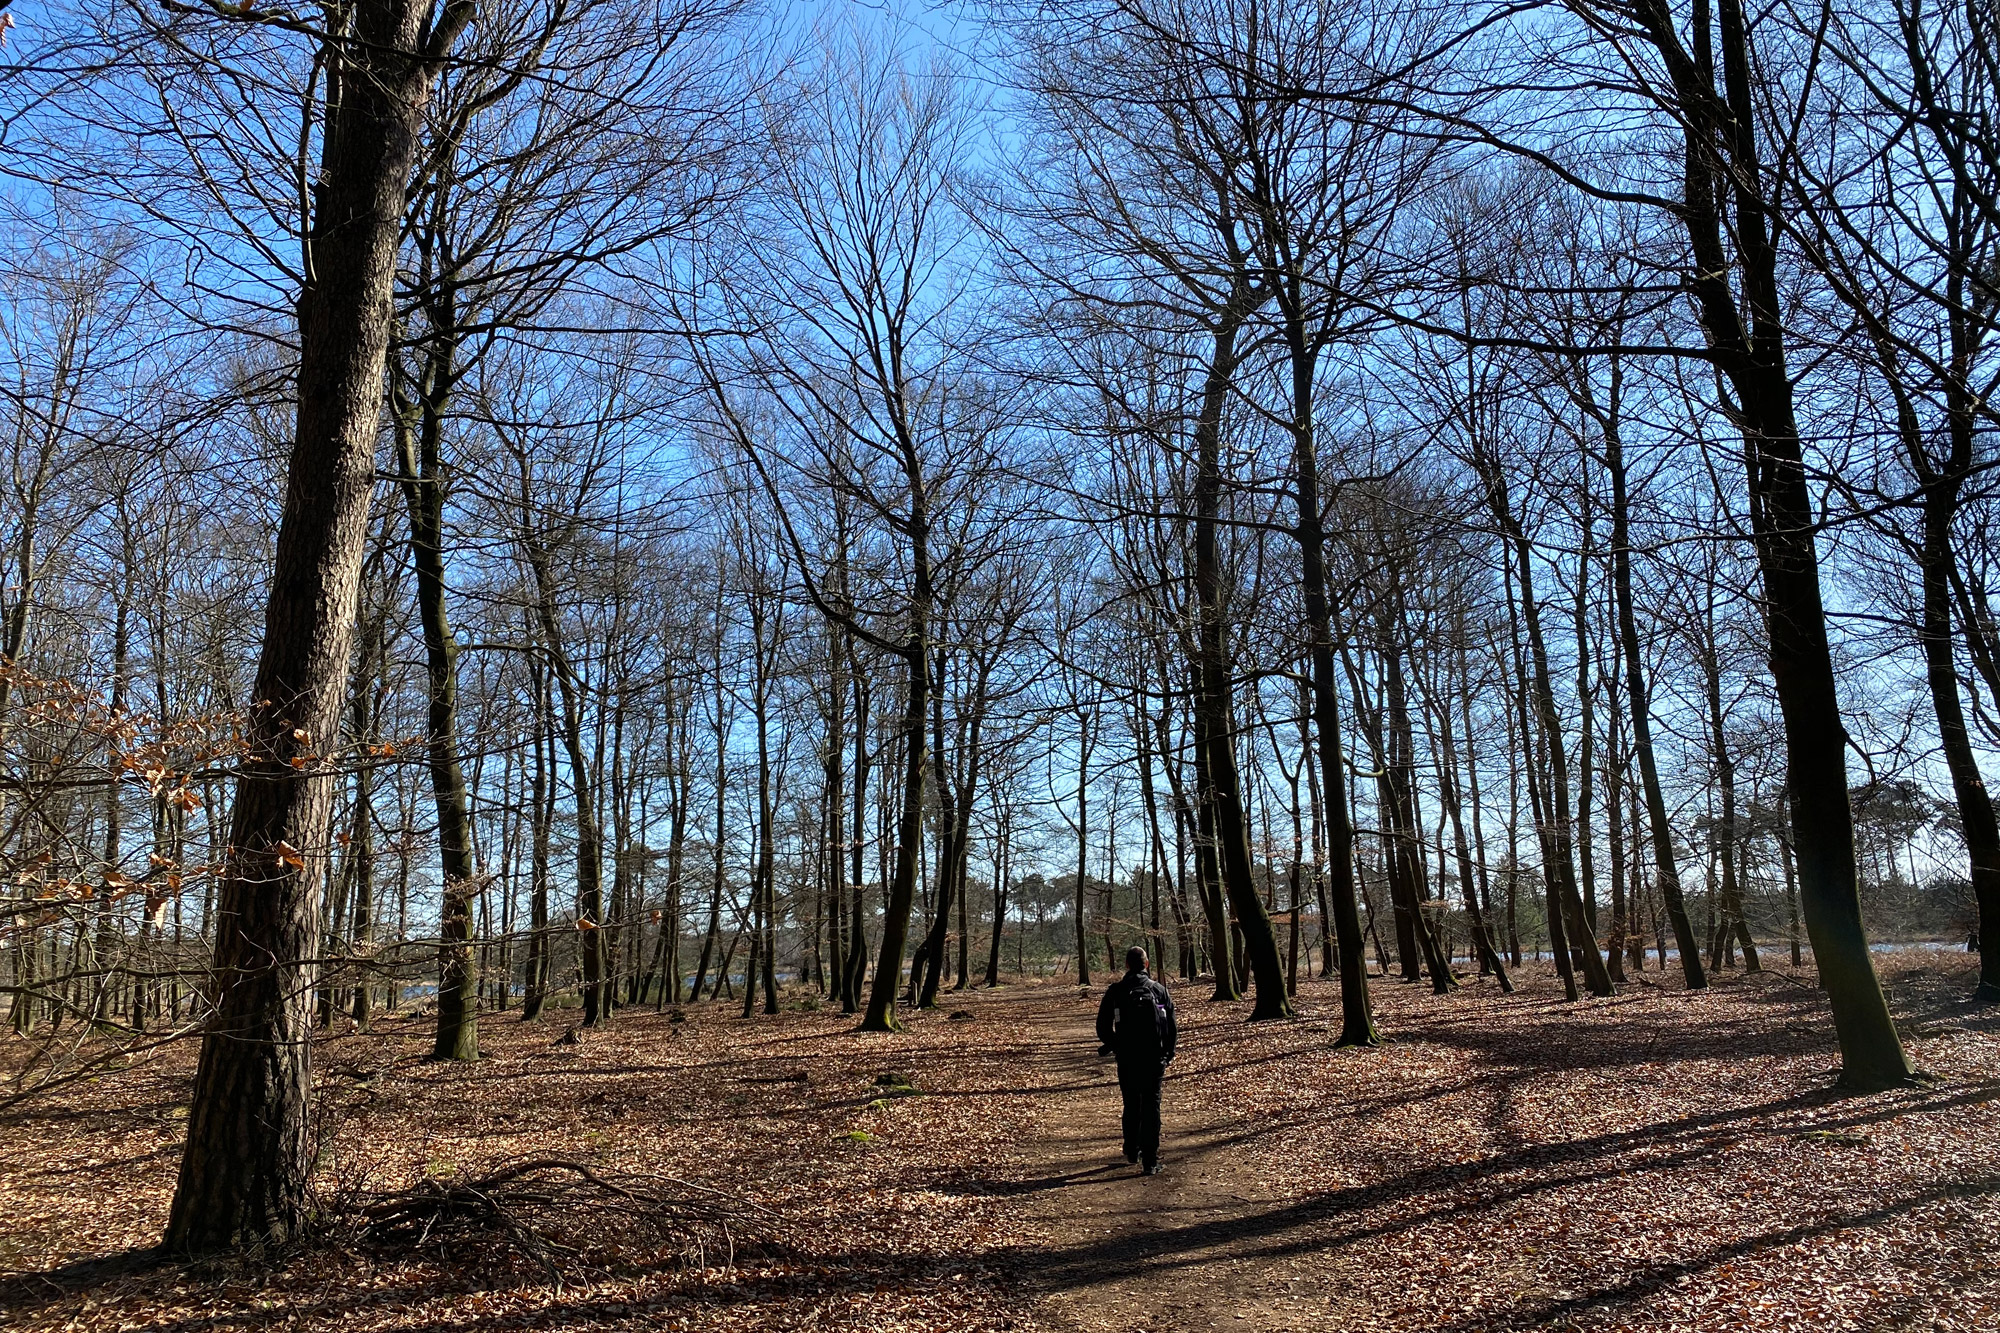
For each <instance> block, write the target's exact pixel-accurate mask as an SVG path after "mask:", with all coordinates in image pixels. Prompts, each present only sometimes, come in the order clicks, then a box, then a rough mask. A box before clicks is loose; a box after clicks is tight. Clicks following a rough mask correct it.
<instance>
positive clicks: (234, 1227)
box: [164, 0, 472, 1254]
mask: <svg viewBox="0 0 2000 1333" xmlns="http://www.w3.org/2000/svg"><path fill="white" fill-rule="evenodd" d="M430 11H431V6H430V4H428V3H421V4H420V3H416V2H415V0H356V3H355V4H354V5H353V7H352V8H351V9H350V10H349V11H348V13H349V16H350V21H351V23H352V24H353V28H354V35H355V37H356V38H357V39H358V40H355V41H353V42H343V43H341V44H340V45H338V46H337V47H335V48H333V49H332V50H330V51H329V53H328V72H327V77H328V79H329V82H330V83H331V84H333V85H335V86H337V89H338V93H337V96H329V99H328V106H329V112H328V122H327V127H326V134H325V143H324V148H323V150H322V165H321V172H320V177H319V183H318V185H317V186H316V187H315V190H314V195H315V198H314V209H313V217H312V219H311V231H310V244H311V251H312V264H311V266H310V268H309V270H308V271H309V272H310V274H311V275H312V276H311V278H310V280H309V282H308V284H307V286H306V287H305V289H304V290H303V291H302V292H301V293H300V296H299V301H298V314H299V366H298V417H297V431H296V435H295V437H294V442H293V447H292V456H291V465H290V468H289V470H288V477H287V483H286V493H285V505H284V513H283V518H282V520H281V522H280V524H279V529H278V542H277V550H276V555H275V559H274V562H273V566H272V575H271V591H270V597H269V601H268V603H267V605H266V610H265V627H264V646H263V651H262V654H261V655H260V658H259V660H258V664H257V678H256V686H255V691H254V694H253V698H254V699H255V700H256V702H255V703H254V704H253V705H252V706H251V710H250V716H249V719H248V724H247V728H246V738H245V739H246V742H247V747H246V749H247V753H246V756H245V758H244V760H243V763H242V767H241V769H240V771H239V776H238V779H237V790H236V807H235V812H234V815H233V818H232V821H231V830H230V838H229V846H230V856H229V860H228V863H227V866H226V868H225V870H224V873H223V882H222V886H221V891H220V894H219V900H218V902H217V905H216V916H215V972H214V980H213V982H212V985H213V988H214V989H213V995H212V1016H211V1019H210V1022H209V1026H208V1029H207V1032H206V1034H205V1035H204V1036H203V1039H202V1048H201V1055H200V1058H199V1062H198V1064H197V1067H196V1072H195V1085H194V1094H193V1101H192V1105H191V1106H190V1109H189V1114H188V1137H187V1143H186V1146H185V1147H184V1148H183V1149H182V1153H181V1164H180V1177H179V1180H178V1183H177V1184H176V1187H175V1190H174V1200H173V1206H172V1208H171V1210H170V1212H169V1214H168V1219H167V1231H166V1237H165V1242H164V1244H165V1248H166V1249H167V1250H168V1251H170V1252H172V1253H176V1254H198V1253H212V1252H215V1251H218V1250H225V1249H231V1248H235V1247H237V1246H241V1245H247V1244H256V1243H265V1242H268V1243H282V1242H284V1241H287V1240H290V1239H292V1238H293V1237H295V1236H297V1235H298V1234H299V1233H300V1231H301V1230H302V1228H303V1227H304V1225H305V1223H306V1221H307V1216H308V1207H309V1203H310V1197H309V1196H310V1176H311V1172H312V1164H313V1158H314V1143H313V1135H312V1127H311V1125H310V1123H309V1119H308V1117H309V1111H310V1100H311V1090H312V1056H311V1034H310V1032H309V1031H308V1028H309V1025H310V1020H311V1013H310V1008H309V999H310V996H311V994H312V981H313V975H312V974H313V964H312V959H311V950H312V948H313V945H314V943H315V940H316V937H317V934H318V924H319V902H318V886H319V883H320V881H321V879H322V878H323V875H324V866H325V863H326V856H327V833H328V827H327V826H328V821H329V819H330V817H331V814H332V808H333V790H334V783H335V782H336V781H337V780H338V775H337V772H336V771H335V769H334V768H333V766H332V765H331V764H330V763H328V762H327V761H326V759H324V758H323V757H322V753H321V751H322V750H323V749H325V748H328V747H330V744H331V742H332V740H333V738H334V736H335V734H336V731H337V729H338V727H339V718H340V705H341V696H342V693H343V687H344V686H345V684H346V681H347V672H348V666H349V655H350V652H351V650H352V647H353V633H354V619H355V616H354V613H355V605H356V601H357V597H358V591H359V583H360V575H361V564H362V559H363V556H364V555H365V553H366V545H367V531H368V501H369V496H370V493H371V491H372V490H373V484H374V475H375V442H376V436H377V430H378V426H379V423H380V419H381V409H382V380H383V367H384V362H385V357H386V353H387V350H388V343H389V325H390V322H391V317H392V308H391V294H392V291H393V286H394V281H395V265H396V244H397V238H398V235H399V230H400V225H401V221H402V216H403V190H404V184H405V182H407V181H408V180H409V177H410V172H411V170H412V168H413V166H414V164H415V149H416V142H417V134H418V128H419V126H420V124H421V121H422V116H423V111H424V105H425V102H426V100H427V99H428V96H429V92H430V80H431V71H432V69H433V68H434V66H435V62H436V60H437V58H438V57H440V56H442V55H443V54H444V53H445V52H446V51H447V50H449V48H450V46H451V44H452V43H453V42H454V41H455V40H456V38H457V36H458V33H459V32H460V31H461V30H462V29H463V28H464V26H465V24H466V23H467V22H469V21H470V19H471V17H472V6H471V5H470V4H467V3H462V2H461V3H454V4H452V5H451V6H450V7H449V8H448V9H446V10H445V11H444V14H443V16H442V18H441V19H440V20H439V22H438V23H437V25H436V27H435V28H434V29H433V28H432V27H431V25H430V23H429V15H430Z"/></svg>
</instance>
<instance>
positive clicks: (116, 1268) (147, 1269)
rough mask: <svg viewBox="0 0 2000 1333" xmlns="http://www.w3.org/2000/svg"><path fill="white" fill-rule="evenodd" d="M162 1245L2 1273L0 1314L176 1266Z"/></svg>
mask: <svg viewBox="0 0 2000 1333" xmlns="http://www.w3.org/2000/svg"><path fill="white" fill-rule="evenodd" d="M175 1266H176V1264H175V1262H174V1260H173V1259H172V1258H171V1257H169V1256H168V1255H167V1253H166V1252H165V1251H164V1250H161V1249H160V1248H159V1247H158V1246H149V1247H147V1248H145V1249H142V1250H125V1251H122V1252H120V1253H117V1254H102V1255H96V1256H94V1257H92V1258H89V1259H77V1260H74V1261H72V1262H70V1263H66V1264H64V1265H62V1266H61V1267H60V1268H49V1269H43V1270H40V1271H38V1272H33V1273H9V1274H7V1275H6V1276H4V1277H0V1314H18V1313H20V1312H22V1311H27V1310H34V1309H37V1308H39V1307H41V1306H45V1305H48V1304H49V1303H51V1302H53V1301H59V1300H63V1299H65V1298H66V1297H70V1296H75V1295H79V1294H81V1293H83V1292H86V1291H90V1290H92V1289H93V1288H96V1287H101V1286H103V1285H104V1284H105V1283H107V1282H115V1281H117V1280H118V1279H120V1278H127V1277H143V1276H146V1275H148V1274H152V1273H159V1272H163V1271H165V1270H167V1269H170V1268H173V1267H175Z"/></svg>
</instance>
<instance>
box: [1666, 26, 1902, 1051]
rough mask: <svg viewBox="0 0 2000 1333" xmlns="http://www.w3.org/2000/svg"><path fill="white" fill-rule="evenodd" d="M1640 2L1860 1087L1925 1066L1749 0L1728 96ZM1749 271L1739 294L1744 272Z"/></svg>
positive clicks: (1823, 927)
mask: <svg viewBox="0 0 2000 1333" xmlns="http://www.w3.org/2000/svg"><path fill="white" fill-rule="evenodd" d="M1634 17H1635V18H1636V19H1637V21H1638V22H1639V23H1640V24H1641V25H1642V26H1643V27H1644V28H1645V29H1646V33H1647V36H1648V38H1649V39H1650V41H1651V42H1652V44H1653V45H1654V47H1655V48H1656V49H1657V50H1658V51H1659V52H1660V54H1661V56H1662V57H1663V58H1664V61H1665V64H1666V68H1667V74H1668V77H1669V78H1670V80H1671V82H1672V88H1673V100H1674V104H1675V105H1674V108H1673V109H1674V111H1675V112H1676V114H1677V117H1678V123H1679V125H1680V127H1681V131H1682V134H1683V136H1684V138H1685V142H1686V147H1687V157H1686V176H1685V187H1684V197H1683V199H1682V201H1681V203H1680V205H1679V207H1678V208H1677V209H1676V210H1675V211H1676V213H1677V215H1678V216H1679V218H1680V220H1681V223H1682V225H1683V226H1684V227H1685V229H1686V232H1687V236H1688V241H1689V256H1688V258H1689V271H1688V274H1687V278H1686V282H1687V287H1688V290H1689V292H1690V293H1691V294H1692V296H1693V297H1694V300H1695V303H1696V306H1697V309H1698V312H1699V315H1700V319H1701V324H1702V329H1703V332H1704V333H1705V334H1706V336H1707V340H1708V349H1709V356H1710V358H1711V360H1712V361H1713V362H1714V364H1715V366H1716V368H1717V369H1718V370H1719V371H1720V372H1721V373H1722V375H1723V376H1724V377H1725V378H1726V379H1727V381H1728V383H1729V387H1730V389H1731V390H1732V391H1733V393H1734V395H1735V399H1736V402H1735V410H1734V412H1733V414H1732V415H1733V417H1734V419H1735V421H1736V422H1737V423H1738V425H1739V426H1740V428H1741V430H1742V434H1743V445H1744V448H1743V457H1744V462H1745V465H1746V469H1747V473H1748V476H1747V481H1748V491H1749V497H1750V524H1751V533H1752V536H1753V539H1754V545H1755V547H1756V550H1757V563H1758V566H1759V568H1760V570H1761V572H1762V574H1763V582H1764V610H1765V626H1766V630H1767V633H1768V635H1769V645H1770V665H1771V679H1772V684H1773V686H1774V687H1775V690H1776V693H1777V696H1778V707H1779V711H1780V712H1781V713H1782V715H1783V717H1784V722H1785V759H1786V772H1787V775H1788V783H1787V786H1788V789H1789V793H1790V796H1791V805H1792V830H1793V835H1794V843H1795V846H1796V850H1797V854H1798V875H1799V897H1800V903H1801V905H1802V907H1803V908H1804V912H1805V925H1806V933H1807V934H1808V936H1810V937H1811V940H1812V946H1813V959H1814V961H1815V962H1816V963H1817V964H1818V966H1819V975H1820V984H1821V985H1822V986H1824V987H1825V989H1826V992H1827V998H1828V1000H1829V1001H1830V1002H1831V1006H1832V1009H1833V1023H1834V1030H1835V1032H1836V1034H1837V1035H1838V1037H1839V1039H1840V1051H1841V1081H1842V1082H1843V1083H1844V1084H1846V1085H1848V1086H1851V1087H1858V1088H1875V1087H1884V1086H1889V1085H1893V1084H1899V1083H1904V1082H1907V1081H1908V1080H1909V1078H1910V1077H1911V1072H1912V1071H1911V1067H1910V1062H1909V1057H1908V1056H1907V1055H1906V1054H1905V1053H1904V1051H1903V1043H1902V1039H1901V1038H1900V1037H1899V1036H1898V1035H1897V1033H1896V1025H1895V1021H1894V1020H1893V1018H1892V1017H1891V1016H1890V1013H1889V1003H1888V999H1887V997H1886V996H1885V995H1884V994H1883V992H1882V983H1881V979H1880V978H1879V977H1877V976H1876V975H1875V966H1874V963H1873V961H1872V960H1871V959H1870V957H1869V952H1868V934H1867V930H1866V928H1865V927H1864V926H1863V924H1862V921H1861V893H1860V880H1859V874H1858V866H1857V863H1856V858H1855V845H1854V813H1853V810H1852V809H1851V807H1850V806H1849V804H1848V794H1847V753H1846V749H1847V728H1846V726H1845V723H1844V722H1843V720H1842V718H1841V713H1840V696H1839V689H1838V686H1837V684H1836V681H1835V678H1834V665H1833V650H1832V645H1831V643H1830V642H1829V640H1828V637H1827V625H1826V607H1825V604H1824V602H1823V600H1822V598H1821V593H1820V583H1819V550H1818V544H1817V539H1816V536H1815V532H1816V528H1817V523H1818V514H1817V511H1816V510H1815V508H1814V504H1813V499H1812V493H1811V488H1810V486H1809V485H1808V482H1807V477H1806V468H1805V460H1804V453H1803V448H1802V445H1801V441H1800V439H1799V431H1798V417H1797V412H1796V409H1795V404H1794V401H1793V396H1792V381H1791V375H1790V372H1789V371H1788V369H1787V367H1786V358H1785V323H1784V309H1783V301H1782V297H1781V294H1780V290H1779V280H1778V259H1777V247H1776V244H1775V242H1774V240H1773V231H1772V222H1771V219H1770V217H1769V216H1768V207H1769V205H1768V204H1767V201H1766V200H1765V199H1764V197H1763V195H1762V193H1761V191H1762V189H1763V186H1764V183H1765V182H1766V180H1767V179H1768V176H1767V173H1766V172H1765V171H1764V168H1763V164H1762V162H1761V161H1760V160H1759V156H1758V152H1757V144H1756V124H1757V118H1756V114H1755V105H1754V99H1753V96H1752V92H1751V87H1750V53H1749V38H1748V35H1747V30H1746V26H1745V20H1744V15H1743V8H1742V5H1741V3H1740V0H1721V3H1720V4H1719V6H1718V14H1717V17H1718V19H1719V23H1718V25H1717V35H1718V36H1719V37H1720V39H1721V47H1722V65H1723V68H1722V74H1723V87H1724V97H1722V98H1718V97H1717V96H1716V93H1715V70H1714V69H1713V68H1712V66H1711V65H1710V63H1709V61H1708V59H1707V30H1706V26H1705V25H1704V29H1703V32H1702V34H1701V36H1702V42H1701V44H1700V45H1699V46H1698V47H1697V52H1696V55H1695V56H1693V57H1690V56H1689V55H1688V53H1687V51H1686V50H1685V48H1684V47H1683V46H1682V44H1681V41H1680V36H1679V33H1678V32H1677V31H1676V29H1675V26H1674V19H1673V15H1672V14H1671V13H1670V12H1669V11H1668V10H1667V8H1666V7H1664V6H1660V5H1651V4H1649V5H1644V6H1641V7H1640V8H1639V9H1638V10H1637V11H1635V12H1634ZM1719 183H1726V188H1727V190H1728V192H1729V194H1730V202H1729V204H1728V205H1726V206H1725V205H1724V204H1723V203H1722V201H1721V200H1720V199H1719V197H1718V193H1717V187H1718V184H1719ZM1725 238H1727V239H1725ZM1738 275H1740V278H1741V283H1742V297H1741V299H1740V301H1739V298H1738V294H1737V291H1736V288H1735V286H1734V285H1733V281H1732V280H1733V279H1734V278H1736V277H1737V276H1738Z"/></svg>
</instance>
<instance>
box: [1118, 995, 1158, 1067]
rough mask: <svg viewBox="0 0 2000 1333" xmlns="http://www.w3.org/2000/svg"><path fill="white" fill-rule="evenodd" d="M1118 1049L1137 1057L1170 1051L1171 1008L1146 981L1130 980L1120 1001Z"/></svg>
mask: <svg viewBox="0 0 2000 1333" xmlns="http://www.w3.org/2000/svg"><path fill="white" fill-rule="evenodd" d="M1118 1045H1119V1048H1120V1049H1121V1050H1125V1051H1130V1052H1133V1053H1136V1054H1154V1055H1157V1054H1158V1053H1159V1052H1161V1051H1163V1050H1165V1049H1166V1045H1167V1006H1166V1004H1165V1003H1164V1002H1162V1001H1161V999H1160V992H1159V990H1158V988H1157V987H1155V986H1154V984H1153V983H1152V982H1151V981H1148V980H1147V979H1146V978H1144V977H1132V978H1130V979H1129V980H1128V981H1127V982H1126V985H1125V993H1124V994H1123V995H1122V996H1120V997H1119V999H1118Z"/></svg>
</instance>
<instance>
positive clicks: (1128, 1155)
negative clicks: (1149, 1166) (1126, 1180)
mask: <svg viewBox="0 0 2000 1333" xmlns="http://www.w3.org/2000/svg"><path fill="white" fill-rule="evenodd" d="M1138 1160H1139V1150H1138V1149H1137V1148H1127V1149H1126V1150H1125V1164H1126V1165H1127V1166H1131V1165H1132V1164H1134V1163H1136V1162H1137V1161H1138Z"/></svg>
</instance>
